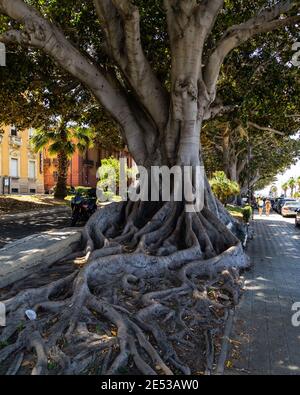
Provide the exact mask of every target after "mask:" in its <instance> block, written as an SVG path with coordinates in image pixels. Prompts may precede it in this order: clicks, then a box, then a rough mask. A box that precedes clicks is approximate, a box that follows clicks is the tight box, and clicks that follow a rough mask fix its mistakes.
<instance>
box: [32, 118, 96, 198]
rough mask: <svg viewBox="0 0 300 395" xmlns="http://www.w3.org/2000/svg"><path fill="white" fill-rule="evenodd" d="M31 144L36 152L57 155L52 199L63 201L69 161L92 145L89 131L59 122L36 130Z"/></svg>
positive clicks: (65, 193)
mask: <svg viewBox="0 0 300 395" xmlns="http://www.w3.org/2000/svg"><path fill="white" fill-rule="evenodd" d="M31 143H32V146H33V149H34V150H35V151H36V152H37V151H40V150H42V149H44V148H47V149H48V151H49V153H50V154H53V155H57V159H58V179H57V184H56V187H55V192H54V197H55V198H57V199H64V198H65V197H66V196H67V177H68V167H69V160H70V158H71V156H72V155H73V154H74V152H75V151H76V150H78V151H79V152H84V151H85V150H86V149H88V148H90V147H91V146H92V145H93V139H92V133H91V131H90V129H87V128H83V127H74V128H71V127H68V126H67V123H66V122H65V121H64V120H61V121H60V122H59V125H58V127H55V125H53V126H52V127H49V128H47V129H37V130H36V132H35V134H34V136H33V137H32V140H31Z"/></svg>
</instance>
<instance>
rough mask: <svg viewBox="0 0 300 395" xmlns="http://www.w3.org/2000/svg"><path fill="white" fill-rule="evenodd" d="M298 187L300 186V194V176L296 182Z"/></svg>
mask: <svg viewBox="0 0 300 395" xmlns="http://www.w3.org/2000/svg"><path fill="white" fill-rule="evenodd" d="M296 183H297V186H298V193H299V192H300V176H299V177H298V178H297V180H296Z"/></svg>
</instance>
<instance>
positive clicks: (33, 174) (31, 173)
mask: <svg viewBox="0 0 300 395" xmlns="http://www.w3.org/2000/svg"><path fill="white" fill-rule="evenodd" d="M35 167H36V166H35V161H34V160H30V161H29V164H28V168H29V171H28V175H29V178H31V179H35V177H36V169H35Z"/></svg>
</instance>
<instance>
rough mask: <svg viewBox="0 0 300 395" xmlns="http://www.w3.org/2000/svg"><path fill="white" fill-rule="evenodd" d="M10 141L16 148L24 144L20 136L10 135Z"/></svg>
mask: <svg viewBox="0 0 300 395" xmlns="http://www.w3.org/2000/svg"><path fill="white" fill-rule="evenodd" d="M9 143H10V145H11V146H12V147H14V148H19V147H21V145H22V139H21V137H18V136H10V140H9Z"/></svg>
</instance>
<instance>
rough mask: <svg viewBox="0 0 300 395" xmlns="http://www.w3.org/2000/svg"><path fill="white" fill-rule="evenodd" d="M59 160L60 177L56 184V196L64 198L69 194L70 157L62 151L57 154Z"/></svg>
mask: <svg viewBox="0 0 300 395" xmlns="http://www.w3.org/2000/svg"><path fill="white" fill-rule="evenodd" d="M57 160H58V171H57V173H58V177H57V183H56V186H55V191H54V197H55V198H56V199H62V200H63V199H64V198H65V197H66V196H67V194H68V191H67V180H68V168H69V159H68V155H67V154H66V153H65V152H64V151H61V152H59V153H58V155H57Z"/></svg>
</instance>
